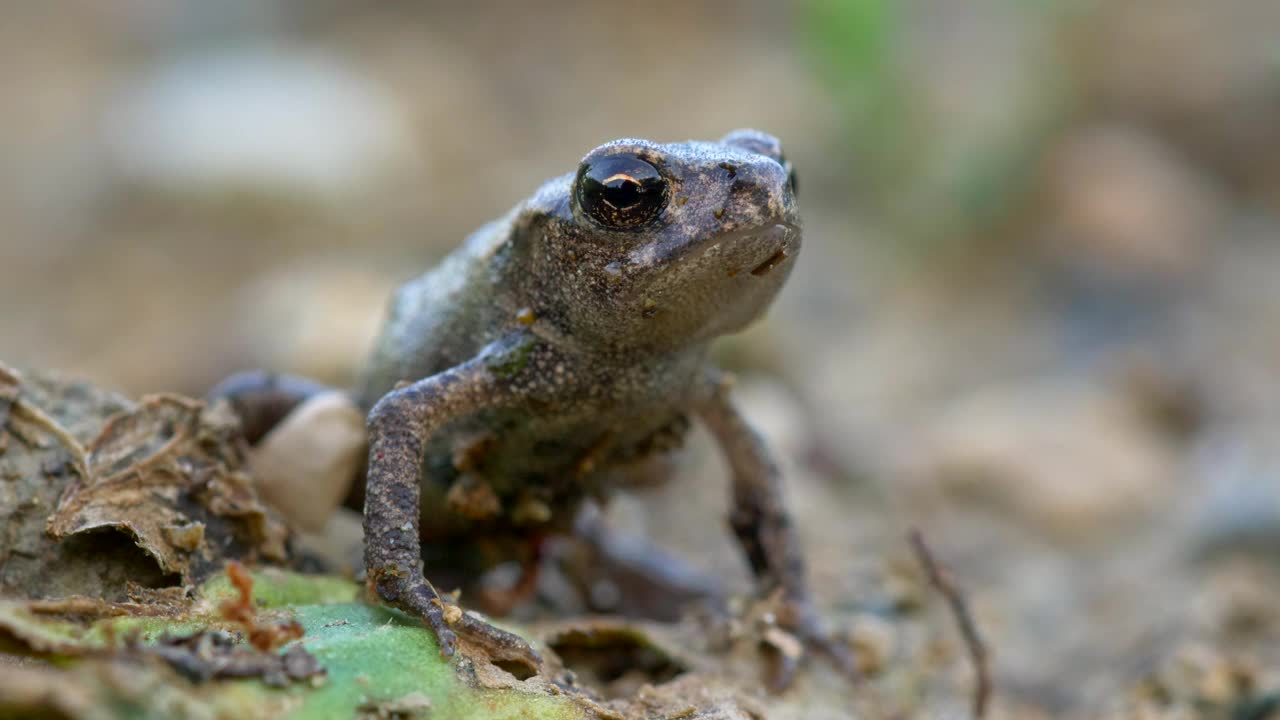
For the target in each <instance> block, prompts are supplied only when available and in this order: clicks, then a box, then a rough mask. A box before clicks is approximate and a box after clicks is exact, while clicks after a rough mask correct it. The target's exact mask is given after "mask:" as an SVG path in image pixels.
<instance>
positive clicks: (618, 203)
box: [577, 155, 667, 228]
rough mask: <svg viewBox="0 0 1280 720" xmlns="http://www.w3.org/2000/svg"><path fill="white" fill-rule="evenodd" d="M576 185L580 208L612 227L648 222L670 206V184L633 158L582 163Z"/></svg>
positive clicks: (643, 162)
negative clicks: (668, 189) (668, 200)
mask: <svg viewBox="0 0 1280 720" xmlns="http://www.w3.org/2000/svg"><path fill="white" fill-rule="evenodd" d="M577 184H578V205H579V206H580V207H581V208H582V210H583V211H584V212H586V213H587V214H588V215H590V216H591V218H592V219H593V220H595V221H596V222H598V223H600V224H601V225H606V226H609V227H615V228H626V227H634V226H636V225H641V224H643V223H646V222H649V221H650V220H652V219H653V218H654V217H656V216H657V215H658V213H660V212H662V209H663V208H664V207H666V205H667V181H666V180H664V179H663V178H662V175H661V174H660V173H659V172H658V169H657V168H656V167H654V166H652V165H650V164H649V163H647V162H645V161H644V160H641V159H640V158H638V157H635V156H634V155H615V156H613V157H608V158H603V159H600V160H592V161H587V162H586V163H583V165H582V169H581V170H580V171H578V183H577Z"/></svg>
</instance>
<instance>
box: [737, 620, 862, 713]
mask: <svg viewBox="0 0 1280 720" xmlns="http://www.w3.org/2000/svg"><path fill="white" fill-rule="evenodd" d="M768 605H770V606H771V607H772V609H771V610H767V611H765V612H764V614H763V616H761V617H760V618H759V620H760V624H761V625H762V626H763V631H762V633H761V636H760V644H761V646H762V647H763V648H765V649H766V650H767V651H768V653H769V659H770V661H771V662H770V666H769V669H768V670H767V672H766V677H765V684H766V686H767V687H768V689H769V691H770V692H773V693H780V692H783V691H784V690H786V689H787V688H789V687H790V686H791V684H792V683H793V682H794V681H795V678H796V674H797V673H798V672H799V670H800V666H801V664H803V662H804V661H805V660H806V659H807V658H808V656H810V655H821V656H823V657H825V658H826V659H827V661H828V662H830V663H831V664H832V665H833V666H835V669H836V671H837V672H839V673H840V674H841V675H843V676H844V677H847V678H849V679H850V680H854V679H856V678H857V677H858V667H857V662H856V660H855V659H854V655H853V651H852V649H850V647H849V645H848V644H847V643H845V642H843V641H841V640H840V639H839V638H835V637H832V636H831V635H830V634H828V633H827V632H826V631H825V630H824V629H823V627H822V623H821V621H820V620H819V619H818V615H817V613H816V612H815V611H814V610H813V608H812V606H810V604H809V603H808V602H807V601H798V600H784V599H775V601H774V602H770V603H768Z"/></svg>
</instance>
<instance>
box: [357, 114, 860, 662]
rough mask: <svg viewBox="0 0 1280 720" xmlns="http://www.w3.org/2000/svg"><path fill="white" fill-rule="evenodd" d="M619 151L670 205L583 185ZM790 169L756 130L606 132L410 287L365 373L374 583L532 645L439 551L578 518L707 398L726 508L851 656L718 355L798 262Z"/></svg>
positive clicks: (474, 630)
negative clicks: (813, 584) (621, 205)
mask: <svg viewBox="0 0 1280 720" xmlns="http://www.w3.org/2000/svg"><path fill="white" fill-rule="evenodd" d="M619 157H634V158H639V159H640V160H643V161H645V162H647V163H649V164H650V165H651V166H653V167H654V168H656V169H657V170H658V172H659V173H660V174H661V176H662V179H663V180H664V181H665V191H664V194H663V196H662V201H661V204H660V206H661V209H660V211H658V212H657V213H656V215H654V216H653V217H652V218H650V219H647V220H646V221H644V222H641V223H638V224H635V225H631V226H627V227H614V226H610V225H609V223H608V222H607V221H606V220H602V219H600V216H599V214H592V213H590V212H588V211H587V209H586V208H584V203H589V202H590V201H589V200H584V199H583V195H582V193H580V192H579V190H580V186H581V185H582V183H583V182H584V181H583V179H582V176H583V174H584V173H585V172H586V170H587V168H591V167H603V166H605V165H606V164H607V163H606V161H607V160H609V159H610V158H619ZM789 171H790V167H789V165H787V164H786V162H785V160H784V159H783V157H782V154H781V150H780V147H779V144H778V142H777V140H775V139H774V138H773V137H771V136H769V135H765V134H763V133H758V132H754V131H749V130H741V131H736V132H734V133H731V134H729V135H728V136H726V137H725V138H723V139H722V140H721V141H720V142H717V143H702V142H690V143H681V144H670V145H658V144H654V143H650V142H647V141H643V140H618V141H615V142H612V143H608V144H606V145H603V146H601V147H599V148H596V149H595V150H593V151H591V153H589V154H588V155H587V156H586V157H585V158H584V159H583V162H582V164H580V166H579V171H578V172H577V173H571V174H568V175H565V176H562V177H559V178H556V179H554V180H551V181H549V182H547V183H546V184H545V185H543V186H542V187H541V188H540V189H539V190H538V191H537V193H535V194H534V195H533V197H531V198H530V199H529V200H527V201H526V202H524V203H523V204H521V205H519V206H518V207H516V208H515V209H513V210H512V211H511V212H510V213H509V214H508V215H507V216H506V217H504V218H502V219H500V220H498V221H495V222H493V223H490V224H488V225H486V226H484V227H483V228H481V229H480V230H479V231H478V232H476V233H475V234H474V235H472V236H471V237H470V238H468V240H467V241H466V243H465V244H464V245H463V246H462V247H461V248H459V249H458V250H457V251H455V252H454V253H453V254H452V255H451V256H449V257H448V258H447V259H446V260H445V261H444V262H443V263H442V264H441V265H439V266H438V267H437V268H435V269H434V270H432V271H430V272H428V273H427V274H425V275H423V276H421V277H420V278H418V279H416V280H414V281H412V282H410V283H408V284H407V285H405V286H404V287H403V288H401V289H400V291H399V292H398V293H397V294H396V296H395V298H394V300H393V302H392V306H391V310H390V316H389V318H388V320H387V321H386V324H385V326H384V328H383V331H382V334H381V337H380V339H379V340H378V342H377V345H376V348H375V351H374V353H373V356H372V359H371V361H370V362H369V364H368V366H367V370H366V373H365V375H364V377H363V378H362V381H361V383H360V386H359V388H358V390H357V398H358V400H359V401H360V402H361V403H362V404H363V406H364V407H366V408H370V411H369V416H368V429H369V437H370V452H369V464H368V472H367V478H368V479H367V486H366V496H365V533H366V542H365V545H366V553H365V563H366V568H367V570H368V583H369V585H370V587H371V588H372V589H373V590H374V591H376V592H377V594H378V595H379V596H380V597H381V598H383V599H384V600H385V601H386V602H388V603H390V604H392V605H395V606H397V607H400V608H402V609H404V610H406V611H408V612H411V613H414V614H417V615H419V616H421V617H423V618H424V619H425V620H426V622H427V623H428V625H429V626H430V627H431V628H432V629H433V630H434V631H435V633H436V635H437V637H438V638H439V639H440V643H441V647H442V650H443V651H444V652H445V653H446V654H448V653H450V652H451V651H452V647H453V642H454V637H455V632H462V633H464V634H466V635H467V636H468V637H469V638H471V639H473V640H476V641H479V642H482V643H484V644H485V645H487V646H488V647H489V648H490V650H491V652H493V653H495V654H497V655H499V656H501V657H506V658H508V659H514V660H527V661H530V662H536V656H534V655H533V653H532V651H531V650H529V649H528V647H527V646H526V645H524V643H523V642H522V641H521V640H519V638H516V637H515V636H511V635H509V634H507V633H503V632H502V631H500V630H496V629H493V628H492V627H491V626H488V625H486V624H484V623H483V622H482V621H480V620H478V619H477V618H476V617H475V616H472V615H466V614H460V613H459V612H457V611H456V610H454V609H453V608H452V607H451V606H449V605H447V604H446V603H444V602H443V601H442V600H441V599H440V597H439V596H438V595H437V593H436V591H435V590H434V589H433V588H432V586H431V585H430V584H429V583H428V582H427V580H426V579H425V577H424V576H423V573H422V570H421V566H422V562H423V560H424V559H425V561H426V567H427V571H428V573H432V572H433V568H434V567H435V566H436V565H437V564H440V563H447V562H449V561H450V560H453V561H455V562H456V560H457V558H456V557H455V558H449V557H448V554H452V553H456V552H457V550H458V549H459V548H461V547H466V546H469V545H476V544H477V542H478V543H480V544H483V545H484V546H486V547H489V548H491V549H492V548H495V547H496V548H504V549H506V550H507V551H508V552H507V553H506V554H507V555H508V556H510V555H518V554H519V553H520V552H521V548H524V549H525V552H526V553H527V549H528V548H530V547H534V546H536V544H537V541H538V539H539V538H542V537H545V536H547V535H551V534H556V533H563V532H567V531H569V530H570V529H571V527H572V522H573V518H574V517H575V515H576V514H577V512H578V510H579V508H580V506H581V503H582V502H583V501H584V500H585V499H587V498H590V497H603V496H607V494H608V492H609V491H610V490H611V488H612V486H613V485H614V483H615V479H616V478H617V477H618V473H617V471H618V470H619V469H621V468H625V466H627V465H629V464H631V463H635V462H636V461H638V460H641V459H643V458H644V457H646V456H648V455H650V454H652V453H655V452H658V451H662V450H666V449H669V448H671V447H673V445H674V444H677V443H678V441H679V439H680V437H681V436H682V435H683V434H684V431H685V429H686V428H687V425H688V421H687V418H688V417H690V416H694V417H697V418H699V419H700V420H701V421H702V422H704V423H705V424H706V425H707V426H708V428H709V429H710V430H711V432H712V434H713V435H714V436H715V438H716V440H717V441H718V443H719V444H720V446H721V447H722V449H723V451H724V453H725V455H726V457H727V459H728V462H729V466H730V468H731V470H732V473H733V509H732V512H731V517H730V520H731V525H732V528H733V530H734V533H735V535H736V536H737V538H738V540H739V542H740V543H741V545H742V547H743V549H744V551H745V554H746V556H747V558H748V560H749V562H750V564H751V567H752V570H753V571H754V572H755V574H756V576H757V577H758V579H759V581H760V584H761V589H762V591H763V592H766V593H768V592H775V591H780V592H781V593H782V595H783V598H784V600H785V607H786V608H787V611H786V612H784V613H782V615H783V617H781V618H780V621H781V622H783V624H784V625H786V626H788V627H790V628H791V629H793V630H795V631H796V632H797V633H798V634H799V635H800V636H801V637H802V638H803V639H805V640H807V641H810V642H811V644H816V645H818V646H820V647H821V648H823V649H824V650H826V651H828V652H829V654H831V655H832V656H833V657H834V658H835V659H836V660H837V661H838V662H839V664H841V665H843V666H845V667H846V668H851V667H852V662H851V659H850V658H849V656H848V654H847V651H845V650H842V649H840V646H838V645H836V644H833V643H827V642H826V641H825V640H823V638H822V636H821V634H820V633H819V632H818V630H817V623H816V619H815V616H814V614H813V612H812V610H811V608H810V602H809V595H808V591H807V587H806V580H805V569H804V563H803V560H802V556H801V553H800V548H799V545H798V542H797V539H796V535H795V532H794V529H793V527H792V523H791V521H790V519H789V517H788V515H787V513H786V510H785V507H784V505H783V502H782V498H781V496H780V491H779V480H778V473H777V470H776V467H775V466H774V464H773V463H772V461H771V460H770V459H769V456H768V454H767V453H766V451H765V449H764V447H763V445H762V444H761V443H760V441H759V439H758V438H757V436H756V435H755V433H754V432H752V430H751V429H750V428H749V427H748V426H747V424H746V423H745V422H744V421H743V419H742V418H741V416H740V415H739V414H738V413H737V412H736V411H735V410H734V408H733V406H732V405H731V404H730V402H729V400H728V397H727V391H728V384H727V383H725V382H723V381H722V380H721V378H720V377H719V376H718V375H717V374H716V373H715V371H714V370H712V369H711V368H709V367H708V365H707V349H708V345H709V343H710V342H711V340H713V339H714V338H715V337H717V336H719V335H722V334H725V333H730V332H734V331H736V330H739V329H741V328H742V327H744V326H745V325H747V324H748V323H750V322H751V321H752V320H754V319H756V318H757V317H758V316H759V315H761V314H762V313H763V312H764V311H765V309H766V308H767V307H768V305H769V303H770V302H771V301H772V300H773V298H774V297H775V295H776V294H777V292H778V291H779V289H780V288H781V287H782V285H783V282H784V281H785V279H786V277H787V275H788V274H789V273H790V270H791V266H792V265H793V264H794V261H795V257H796V254H797V253H798V251H799V249H800V241H801V233H800V218H799V216H798V214H797V210H796V204H795V195H794V188H793V184H792V182H793V181H792V179H791V177H790V173H789ZM405 382H410V383H411V384H407V385H406V384H404V383H405ZM420 492H421V498H420ZM424 547H425V548H426V550H427V553H426V556H425V558H424V554H423V549H424ZM497 555H499V556H501V555H502V553H501V552H499V553H497Z"/></svg>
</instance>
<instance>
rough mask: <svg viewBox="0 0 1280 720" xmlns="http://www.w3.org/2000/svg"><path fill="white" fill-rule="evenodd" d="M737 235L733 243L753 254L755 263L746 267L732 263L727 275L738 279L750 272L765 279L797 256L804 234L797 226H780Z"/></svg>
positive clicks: (747, 264) (745, 263) (745, 265)
mask: <svg viewBox="0 0 1280 720" xmlns="http://www.w3.org/2000/svg"><path fill="white" fill-rule="evenodd" d="M737 235H738V237H736V238H729V240H731V241H732V242H734V244H737V245H740V246H742V250H744V251H750V257H751V259H748V260H746V262H742V263H737V262H734V263H730V264H729V265H728V270H727V271H726V274H727V275H728V276H729V277H736V276H738V275H739V274H741V273H743V272H746V273H747V274H748V275H751V276H753V277H764V276H765V275H768V274H769V273H771V272H773V270H774V269H775V268H777V267H778V266H779V265H782V264H783V263H785V262H786V261H787V260H788V259H790V258H791V256H792V255H794V254H795V252H796V250H797V249H798V245H799V238H800V231H799V228H796V227H795V226H792V225H784V224H781V223H778V224H775V225H772V226H768V227H764V228H756V229H753V230H751V231H747V232H743V233H740V234H737ZM743 259H746V258H743Z"/></svg>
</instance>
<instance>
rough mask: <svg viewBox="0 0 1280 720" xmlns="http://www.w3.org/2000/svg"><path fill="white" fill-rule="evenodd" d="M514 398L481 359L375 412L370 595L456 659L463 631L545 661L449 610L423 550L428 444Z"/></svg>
mask: <svg viewBox="0 0 1280 720" xmlns="http://www.w3.org/2000/svg"><path fill="white" fill-rule="evenodd" d="M510 396H511V390H510V388H509V387H508V385H507V384H506V383H504V382H502V381H501V380H500V379H499V378H497V377H495V376H494V375H493V374H492V373H491V372H490V371H489V369H488V368H487V367H486V365H485V363H484V362H483V360H481V359H475V360H471V361H469V362H466V363H464V364H462V365H458V366H457V367H454V368H452V369H450V370H446V371H445V372H442V373H439V374H436V375H433V376H431V377H429V378H427V379H425V380H420V381H418V382H416V383H413V384H412V385H408V386H406V387H403V388H399V389H397V390H393V391H392V392H390V393H387V395H386V396H384V397H383V398H382V399H381V400H380V401H378V404H377V405H375V406H374V407H373V410H371V411H370V413H369V419H368V426H369V472H368V481H367V489H366V494H365V505H364V538H365V555H364V558H365V560H364V562H365V569H366V571H367V580H366V582H367V583H368V586H369V588H370V590H372V591H373V592H375V593H377V595H378V597H380V598H382V600H384V601H385V602H387V603H388V604H390V605H392V606H394V607H397V608H400V609H401V610H404V611H406V612H408V613H411V614H413V615H416V616H418V617H420V618H422V619H423V621H425V622H426V624H427V626H428V627H430V628H431V630H432V631H433V632H434V633H435V636H436V638H437V639H438V640H439V641H440V652H441V654H443V655H444V656H446V657H449V656H451V655H452V654H453V649H454V641H455V633H456V634H462V635H463V636H465V637H466V638H467V639H468V640H471V641H473V642H475V643H477V644H479V645H481V646H482V647H484V648H485V650H486V651H488V653H489V654H490V656H491V657H492V658H493V659H495V660H507V661H515V662H520V663H523V664H525V665H528V666H529V667H530V669H532V670H534V671H536V670H537V668H538V666H539V664H540V662H541V660H540V658H539V657H538V654H537V653H536V652H534V650H533V649H532V648H531V647H529V645H528V643H526V642H525V641H524V640H522V639H521V638H520V637H518V636H516V635H513V634H511V633H509V632H506V631H504V630H500V629H498V628H496V627H494V626H492V625H489V624H488V623H486V622H484V621H483V620H480V619H478V618H477V617H476V616H474V615H471V614H468V613H464V612H462V610H461V609H460V608H458V607H457V606H455V605H448V604H446V602H445V601H444V600H443V599H442V598H441V597H440V595H439V594H438V593H437V592H436V590H435V588H433V587H432V586H431V583H429V582H428V581H427V579H426V577H425V576H424V575H423V571H422V552H421V547H420V545H419V537H420V534H419V530H420V528H419V518H420V513H419V507H418V502H419V488H418V480H419V473H420V472H421V468H422V461H423V454H424V452H425V449H426V445H427V440H428V438H430V437H431V435H432V433H434V432H436V431H438V430H439V429H440V428H441V427H442V426H443V425H444V424H445V423H447V422H448V421H449V420H452V419H453V418H456V417H460V416H462V415H466V414H469V413H472V412H475V411H476V410H478V409H481V408H483V407H486V406H491V405H493V404H497V403H501V402H503V401H504V400H505V399H507V398H509V397H510Z"/></svg>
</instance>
